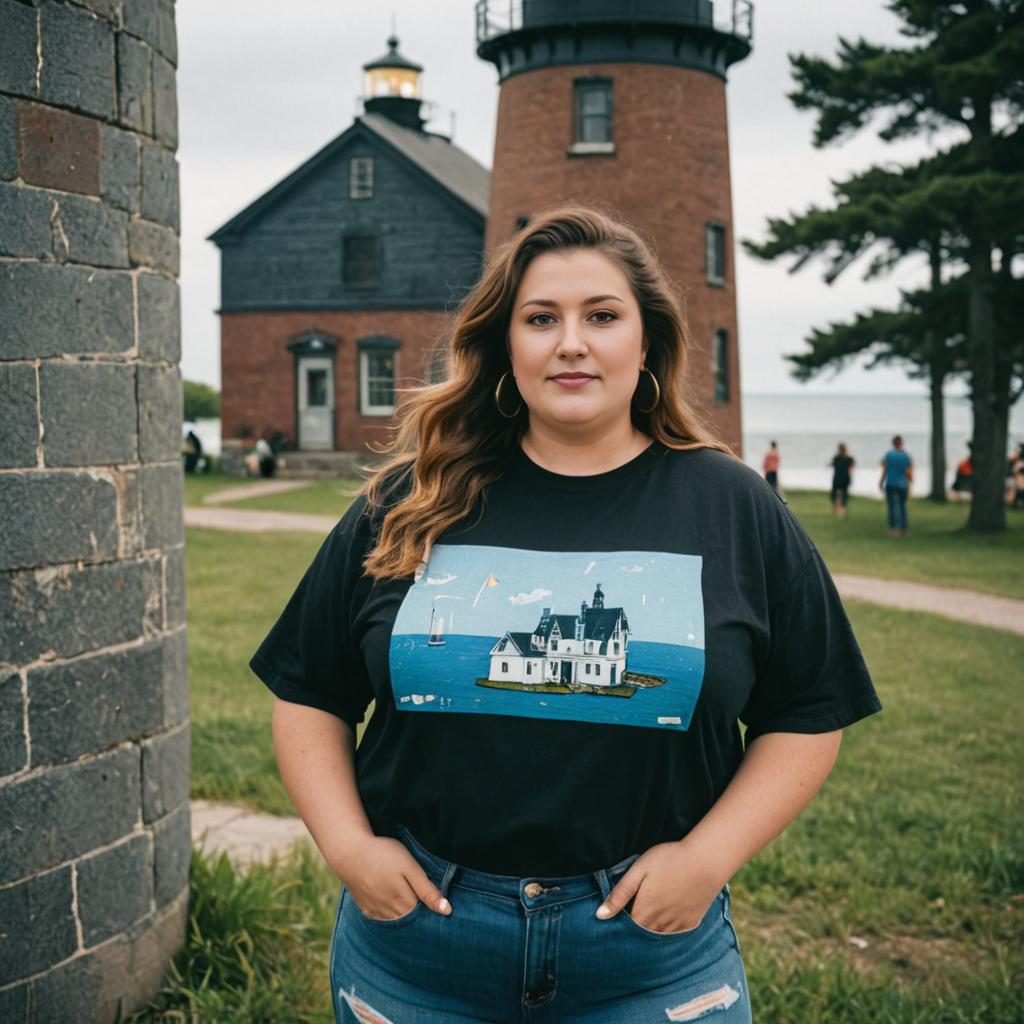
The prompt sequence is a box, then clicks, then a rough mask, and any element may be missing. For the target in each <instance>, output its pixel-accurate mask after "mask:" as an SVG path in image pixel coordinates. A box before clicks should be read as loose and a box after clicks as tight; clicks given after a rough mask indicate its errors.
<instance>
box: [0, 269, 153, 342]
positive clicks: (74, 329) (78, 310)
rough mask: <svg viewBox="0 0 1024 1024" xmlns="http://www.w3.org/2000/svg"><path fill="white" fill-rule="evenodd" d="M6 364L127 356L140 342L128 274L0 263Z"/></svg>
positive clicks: (0, 322)
mask: <svg viewBox="0 0 1024 1024" xmlns="http://www.w3.org/2000/svg"><path fill="white" fill-rule="evenodd" d="M0 309H2V310H3V311H4V315H3V316H2V317H0V359H35V358H45V357H46V356H59V355H64V354H65V353H76V352H125V351H127V350H128V349H130V348H131V347H132V345H133V344H134V341H135V330H134V322H133V317H132V282H131V277H130V276H129V274H128V272H121V271H114V270H91V269H89V268H88V267H72V266H66V265H64V266H62V265H60V264H55V263H54V264H46V263H0Z"/></svg>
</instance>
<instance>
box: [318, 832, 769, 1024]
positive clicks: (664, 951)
mask: <svg viewBox="0 0 1024 1024" xmlns="http://www.w3.org/2000/svg"><path fill="white" fill-rule="evenodd" d="M399 832H400V834H401V839H402V841H403V842H404V843H405V845H406V846H407V847H408V848H409V850H410V852H411V853H412V855H413V856H414V857H415V858H416V860H417V861H419V863H420V864H421V865H422V866H423V869H424V871H426V873H427V875H429V876H430V878H431V879H432V880H433V882H434V884H435V885H436V886H437V887H438V889H440V890H441V892H442V893H444V894H445V896H447V897H448V900H449V902H450V903H451V905H452V913H451V914H450V915H449V916H445V915H442V914H438V913H436V912H434V911H433V910H430V909H429V908H428V907H427V906H426V905H425V904H424V903H423V902H422V901H419V900H418V901H417V902H416V905H415V906H414V907H413V908H412V909H411V910H410V911H409V912H408V913H407V914H404V915H403V916H402V917H398V918H394V919H392V920H387V921H382V920H378V919H376V918H372V917H368V916H367V915H366V914H364V913H363V912H362V910H361V909H360V908H359V906H358V905H357V904H356V902H355V900H354V899H353V898H352V896H351V894H350V893H348V892H347V890H346V889H345V887H344V886H342V890H341V898H340V900H339V904H338V913H337V918H336V920H335V925H334V934H333V936H332V938H331V951H330V974H331V995H332V998H333V1002H334V1016H335V1020H336V1021H337V1022H338V1024H341V1022H346V1024H350V1022H353V1021H358V1022H370V1021H372V1022H373V1024H456V1022H457V1024H483V1022H492V1024H526V1022H537V1024H542V1022H543V1024H548V1022H556V1021H573V1022H580V1024H583V1022H585V1024H640V1022H643V1024H650V1022H651V1021H656V1020H661V1021H692V1020H705V1019H707V1021H708V1024H711V1022H714V1024H750V1020H751V1017H750V999H749V996H748V993H747V980H746V976H745V974H744V971H743V962H742V960H741V959H740V953H739V943H738V941H737V938H736V931H735V929H734V928H733V924H732V918H731V916H730V909H729V887H728V886H725V887H723V889H722V891H721V892H719V893H718V895H717V896H716V897H715V899H714V900H713V901H712V903H711V906H710V907H708V910H707V913H705V915H704V918H703V920H702V921H701V922H700V924H698V925H697V926H696V927H695V928H691V929H690V930H688V931H683V932H674V933H663V932H655V931H651V930H649V929H647V928H644V927H642V926H641V925H639V924H637V923H636V921H634V920H633V919H632V918H631V917H630V916H629V915H628V913H627V912H626V911H625V910H620V911H619V913H618V914H616V915H615V916H614V917H613V918H611V919H610V920H607V921H601V920H599V919H598V918H597V917H595V916H594V913H595V911H596V910H597V908H598V906H599V905H600V904H601V902H602V900H603V899H604V898H605V897H606V896H607V895H608V893H609V892H610V891H611V888H612V886H614V885H615V883H616V882H617V881H618V880H619V879H620V878H621V877H622V876H623V875H624V874H625V873H626V870H627V869H628V868H629V866H630V865H631V864H632V863H633V861H635V860H636V859H637V857H639V856H640V855H639V854H636V853H635V854H633V855H632V856H631V857H627V858H626V859H625V860H624V861H621V862H620V863H618V864H616V865H615V866H614V867H611V868H607V869H602V870H599V871H595V872H593V873H592V874H586V875H571V876H567V877H564V878H529V877H528V878H516V877H514V876H512V875H491V874H487V873H485V872H482V871H476V870H474V869H472V868H465V867H461V866H460V865H458V864H455V863H454V862H452V861H447V860H444V859H442V858H441V857H438V856H435V855H434V854H432V853H429V852H428V851H427V850H425V849H424V848H423V847H422V846H421V845H420V844H419V843H418V842H417V841H416V840H415V839H414V838H413V836H412V835H411V834H410V833H409V831H408V829H405V828H403V827H401V826H399Z"/></svg>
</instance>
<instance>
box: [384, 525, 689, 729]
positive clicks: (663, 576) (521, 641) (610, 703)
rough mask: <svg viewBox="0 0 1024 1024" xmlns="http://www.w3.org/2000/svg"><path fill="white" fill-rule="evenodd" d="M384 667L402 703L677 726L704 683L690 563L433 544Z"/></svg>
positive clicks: (415, 707) (657, 554)
mask: <svg viewBox="0 0 1024 1024" xmlns="http://www.w3.org/2000/svg"><path fill="white" fill-rule="evenodd" d="M389 665H390V671H391V688H392V691H393V693H394V699H395V706H396V707H397V708H398V709H399V710H400V711H426V712H444V711H460V712H470V713H472V712H478V713H481V714H489V715H523V716H526V717H530V718H551V719H560V720H574V721H582V722H604V723H609V724H615V725H637V726H644V727H648V728H663V729H664V728H667V729H686V728H688V727H689V724H690V719H691V717H692V715H693V709H694V705H695V704H696V703H697V698H698V696H699V695H700V689H701V684H702V682H703V679H704V602H703V596H702V593H701V558H700V557H699V556H697V555H678V554H671V553H668V552H662V551H567V552H562V551H530V550H523V549H520V548H505V547H489V546H482V545H472V544H465V545H460V544H438V545H436V546H435V547H434V548H433V550H432V551H431V554H430V560H429V564H428V565H427V566H426V568H425V569H423V568H422V567H421V570H420V572H418V573H417V575H416V577H415V582H414V583H413V585H412V586H411V587H410V588H409V590H408V592H407V593H406V595H405V598H404V600H403V601H402V606H401V608H400V609H399V612H398V616H397V617H396V619H395V624H394V627H393V629H392V632H391V643H390V648H389Z"/></svg>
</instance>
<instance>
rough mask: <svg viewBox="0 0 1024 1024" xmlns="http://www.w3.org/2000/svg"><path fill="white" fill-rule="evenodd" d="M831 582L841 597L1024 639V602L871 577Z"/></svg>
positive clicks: (840, 575) (842, 577)
mask: <svg viewBox="0 0 1024 1024" xmlns="http://www.w3.org/2000/svg"><path fill="white" fill-rule="evenodd" d="M833 579H834V580H835V581H836V587H837V588H838V590H839V593H840V594H841V595H842V596H843V597H853V598H859V599H860V600H862V601H871V602H872V603H873V604H881V605H886V606H888V607H890V608H901V609H903V610H905V611H915V612H931V614H933V615H942V616H944V617H945V618H947V619H957V620H959V621H960V622H971V623H974V624H975V625H977V626H991V627H993V628H994V629H1005V630H1008V631H1009V632H1011V633H1019V634H1021V635H1022V636H1024V601H1018V600H1015V599H1014V598H1012V597H997V596H996V595H994V594H981V593H979V592H978V591H977V590H962V589H960V588H957V587H932V586H929V585H928V584H927V583H910V582H909V581H907V580H880V579H876V578H875V577H873V576H847V575H846V574H844V573H838V574H836V575H835V576H834V577H833Z"/></svg>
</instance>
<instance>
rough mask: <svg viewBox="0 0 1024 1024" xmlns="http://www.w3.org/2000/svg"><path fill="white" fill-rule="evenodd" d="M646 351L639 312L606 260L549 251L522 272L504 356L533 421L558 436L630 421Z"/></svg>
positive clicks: (581, 252) (588, 252) (589, 252)
mask: <svg viewBox="0 0 1024 1024" xmlns="http://www.w3.org/2000/svg"><path fill="white" fill-rule="evenodd" d="M646 353H647V346H646V344H645V342H644V337H643V325H642V322H641V318H640V307H639V305H638V303H637V301H636V299H635V298H634V297H633V291H632V289H631V288H630V286H629V281H628V280H627V279H626V275H625V274H624V273H623V272H622V271H621V270H620V269H619V268H618V266H616V264H615V263H614V262H613V261H612V260H611V259H610V258H609V257H607V256H605V255H604V254H603V253H601V252H597V251H595V250H593V249H574V250H571V251H568V252H564V251H563V252H548V253H543V254H542V255H540V256H537V257H536V258H535V259H534V260H533V261H532V262H531V263H530V264H529V266H528V267H527V268H526V272H525V273H524V274H523V278H522V280H521V281H520V284H519V290H518V292H517V293H516V297H515V302H514V304H513V307H512V319H511V323H510V325H509V357H510V359H511V361H512V373H513V376H514V377H515V379H516V384H517V385H518V387H519V393H520V394H521V395H522V396H523V401H524V402H525V403H526V405H527V407H528V408H529V412H530V418H531V422H533V421H534V418H535V417H536V418H539V419H540V420H542V421H543V422H544V423H545V424H546V425H547V426H548V427H549V428H552V429H555V430H557V429H559V428H565V427H572V426H601V425H605V424H606V425H608V426H611V425H613V424H614V422H615V420H616V419H618V418H624V419H626V420H628V419H629V403H630V400H631V399H632V397H633V392H634V391H635V390H636V386H637V378H638V375H639V373H640V367H641V366H642V365H643V361H644V357H645V355H646ZM565 375H573V376H571V377H568V378H567V377H566V376H565ZM509 404H511V403H509Z"/></svg>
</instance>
